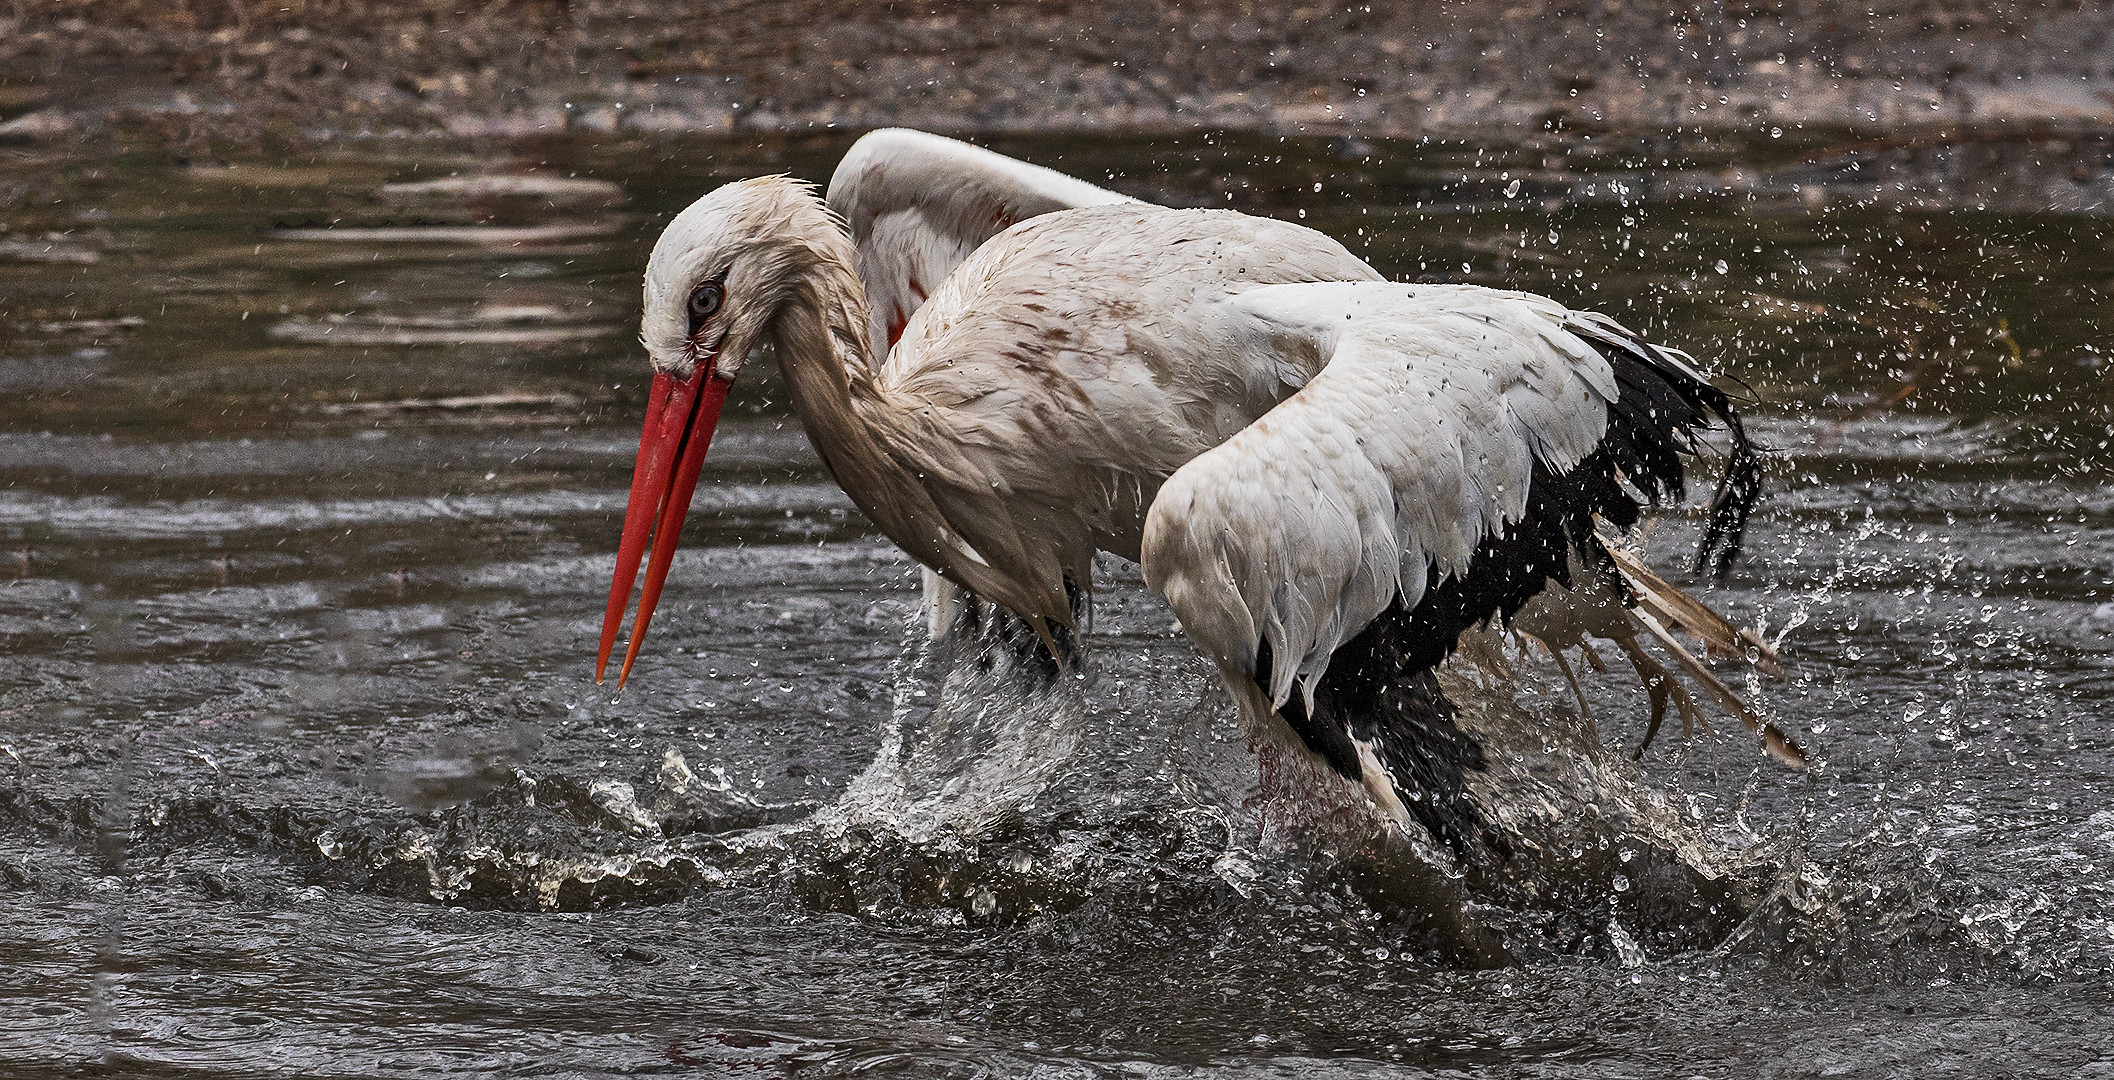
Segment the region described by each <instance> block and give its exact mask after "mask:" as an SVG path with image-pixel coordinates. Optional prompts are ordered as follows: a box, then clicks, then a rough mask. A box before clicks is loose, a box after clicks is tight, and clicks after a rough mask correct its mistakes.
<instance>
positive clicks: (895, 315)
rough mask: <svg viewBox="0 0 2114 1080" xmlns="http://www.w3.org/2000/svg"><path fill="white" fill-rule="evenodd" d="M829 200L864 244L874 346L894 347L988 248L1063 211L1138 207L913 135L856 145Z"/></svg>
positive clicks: (1080, 184)
mask: <svg viewBox="0 0 2114 1080" xmlns="http://www.w3.org/2000/svg"><path fill="white" fill-rule="evenodd" d="M828 199H829V206H830V209H832V210H834V211H836V212H837V213H838V214H839V215H841V216H842V217H843V218H844V220H845V222H846V223H848V224H849V225H850V226H851V234H852V240H853V242H854V243H856V244H857V245H858V249H859V267H858V269H859V279H860V280H861V281H863V282H865V284H866V296H867V303H868V307H869V311H870V312H871V316H872V319H873V335H874V337H873V340H874V341H876V342H885V343H887V345H889V346H890V347H893V346H894V345H895V342H896V339H897V338H898V337H900V336H901V335H902V333H903V326H904V324H905V323H908V322H909V321H910V316H911V314H912V313H913V312H915V311H917V309H918V307H919V306H920V305H922V304H923V303H924V302H925V298H926V297H927V296H929V295H930V294H931V293H932V291H933V290H934V289H937V288H938V287H939V284H940V282H942V281H945V280H946V278H947V275H948V274H950V273H953V272H954V268H955V267H956V266H959V265H961V262H962V260H963V259H966V258H968V257H969V255H970V253H971V252H974V251H975V250H976V249H977V248H978V247H980V246H982V245H983V242H984V241H986V240H989V239H990V238H992V237H994V236H997V235H998V234H999V233H1002V232H1004V231H1005V230H1007V229H1009V228H1011V227H1012V226H1013V225H1015V224H1017V223H1018V222H1021V221H1025V220H1027V219H1028V218H1031V217H1036V216H1039V215H1042V214H1047V213H1050V212H1052V211H1055V210H1067V209H1071V208H1074V207H1080V206H1100V205H1102V204H1105V203H1119V202H1135V201H1136V200H1134V199H1132V198H1130V197H1129V196H1127V195H1118V194H1116V193H1115V192H1113V191H1107V190H1104V189H1102V188H1098V187H1095V186H1094V185H1092V184H1089V183H1087V182H1085V181H1083V180H1075V179H1073V178H1071V177H1069V176H1066V175H1064V174H1063V173H1060V172H1056V171H1054V170H1051V169H1045V168H1043V167H1042V166H1040V165H1030V164H1028V163H1027V162H1024V161H1016V160H1014V159H1012V158H1009V157H1006V156H1005V155H1003V154H997V153H993V152H991V151H989V150H985V149H983V148H982V147H977V146H971V145H969V144H968V143H965V142H957V141H955V140H953V139H947V138H942V137H940V136H938V135H928V134H926V133H924V132H922V131H911V130H908V129H905V128H883V129H881V130H879V131H875V132H872V133H870V134H868V135H866V136H865V137H863V138H861V139H860V140H859V141H858V142H855V143H853V144H852V147H851V150H849V151H848V152H846V153H845V155H844V160H843V162H841V163H839V164H838V166H837V171H836V173H835V174H834V175H832V176H831V177H830V180H829V196H828Z"/></svg>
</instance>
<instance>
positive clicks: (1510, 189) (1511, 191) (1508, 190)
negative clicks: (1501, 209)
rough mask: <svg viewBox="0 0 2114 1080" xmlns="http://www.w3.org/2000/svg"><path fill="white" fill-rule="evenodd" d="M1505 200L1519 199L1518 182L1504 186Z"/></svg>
mask: <svg viewBox="0 0 2114 1080" xmlns="http://www.w3.org/2000/svg"><path fill="white" fill-rule="evenodd" d="M1505 198H1508V199H1517V198H1519V181H1517V180H1514V181H1513V182H1511V183H1509V184H1506V185H1505Z"/></svg>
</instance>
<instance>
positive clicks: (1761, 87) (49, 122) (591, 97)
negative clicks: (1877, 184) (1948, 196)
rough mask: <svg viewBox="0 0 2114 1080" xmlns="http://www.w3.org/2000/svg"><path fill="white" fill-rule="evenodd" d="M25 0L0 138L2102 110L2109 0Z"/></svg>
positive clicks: (1871, 124) (1906, 124)
mask: <svg viewBox="0 0 2114 1080" xmlns="http://www.w3.org/2000/svg"><path fill="white" fill-rule="evenodd" d="M1845 7H1848V5H1840V4H1834V3H1821V2H1817V0H1753V2H1750V3H1745V4H1738V3H1693V4H1688V3H1675V4H1663V3H1662V4H1651V3H1645V2H1642V0H1519V2H1515V3H1505V2H1462V0H1453V2H1437V0H1423V2H1411V3H1399V4H1382V3H1372V4H1351V5H1348V6H1346V5H1343V4H1330V5H1300V4H1289V5H1278V4H1260V3H1249V2H1235V0H1205V2H1200V3H1181V4H1176V3H1171V2H1165V0H1142V2H1140V0H1129V2H1113V0H1111V2H1094V0H1047V2H1037V0H996V2H988V3H956V2H932V3H922V4H904V3H855V2H849V0H822V2H816V3H807V4H797V3H785V2H770V0H676V2H669V0H495V2H489V3H482V4H478V3H474V2H472V0H262V2H257V0H44V2H42V3H38V2H36V0H32V2H30V3H28V4H18V5H16V6H14V7H13V8H12V9H11V12H10V17H6V18H0V138H15V139H37V138H52V137H72V136H75V135H78V134H82V133H93V132H94V131H96V130H99V129H102V128H104V127H106V126H107V125H109V124H111V123H113V122H117V123H123V124H145V125H148V126H150V127H152V128H154V129H156V130H158V131H160V132H161V133H162V134H163V135H164V137H166V138H167V139H169V140H171V141H175V142H179V143H180V142H184V141H189V140H198V139H206V138H215V139H236V140H243V141H256V140H263V139H290V140H296V141H299V140H310V139H318V138H332V137H337V136H344V135H369V134H399V133H401V134H454V135H509V136H511V135H523V134H531V133H535V132H541V131H550V130H554V129H562V128H567V127H574V128H578V127H586V128H590V129H605V130H614V129H622V128H635V129H639V130H649V131H722V132H723V131H734V130H752V131H802V130H808V129H811V128H813V127H817V126H832V125H833V126H839V127H865V126H874V125H880V124H888V123H908V124H916V125H919V126H924V127H930V128H937V129H941V130H948V131H956V132H984V133H992V132H1027V131H1034V132H1047V131H1063V130H1106V129H1111V128H1122V129H1131V130H1146V131H1150V130H1156V129H1187V128H1193V127H1198V126H1206V127H1220V128H1230V129H1241V130H1265V131H1308V132H1327V131H1357V132H1359V133H1361V134H1369V135H1403V134H1424V133H1431V134H1458V133H1465V132H1469V131H1480V132H1498V131H1503V130H1505V129H1513V130H1518V129H1530V130H1531V129H1535V128H1544V127H1594V126H1602V127H1609V128H1615V129H1629V128H1667V127H1671V126H1675V125H1681V126H1700V127H1712V128H1726V127H1769V126H1779V125H1781V126H1787V127H1789V126H1795V125H1824V126H1829V127H1843V128H1850V129H1865V130H1871V131H1874V132H1885V133H1890V134H1900V133H1902V132H1904V131H1910V130H1914V131H1922V130H1930V129H1936V128H1957V127H1995V126H1998V125H2021V124H2023V125H2027V126H2029V127H2032V128H2036V129H2046V128H2053V129H2064V130H2077V129H2092V128H2096V127H2101V126H2104V125H2107V124H2109V123H2114V6H2110V5H2102V4H2085V3H2075V2H2073V3H2027V2H2016V3H2006V2H1973V3H1969V2H1946V0H1918V2H1910V0H1875V2H1872V3H1868V4H1860V5H1855V6H1854V7H1855V10H1854V12H1846V11H1845V10H1844V9H1845Z"/></svg>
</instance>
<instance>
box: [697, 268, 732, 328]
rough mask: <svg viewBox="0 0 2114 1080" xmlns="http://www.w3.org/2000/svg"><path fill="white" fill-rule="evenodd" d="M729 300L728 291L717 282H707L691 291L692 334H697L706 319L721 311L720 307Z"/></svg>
mask: <svg viewBox="0 0 2114 1080" xmlns="http://www.w3.org/2000/svg"><path fill="white" fill-rule="evenodd" d="M726 299H727V290H726V289H725V288H723V287H721V286H720V284H719V283H718V282H716V281H707V282H705V283H704V284H703V285H699V286H698V287H697V288H695V289H692V290H690V332H691V333H693V334H694V333H696V332H697V328H698V327H699V326H701V325H703V323H704V321H705V320H706V319H709V318H711V317H712V316H713V315H715V314H717V313H718V311H719V305H720V304H722V303H724V302H725V301H726Z"/></svg>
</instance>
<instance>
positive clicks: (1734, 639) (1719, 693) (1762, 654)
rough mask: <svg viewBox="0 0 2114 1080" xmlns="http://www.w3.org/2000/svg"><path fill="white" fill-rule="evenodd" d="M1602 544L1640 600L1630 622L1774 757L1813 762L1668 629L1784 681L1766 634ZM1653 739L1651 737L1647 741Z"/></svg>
mask: <svg viewBox="0 0 2114 1080" xmlns="http://www.w3.org/2000/svg"><path fill="white" fill-rule="evenodd" d="M1599 540H1600V545H1601V547H1602V548H1603V549H1604V550H1605V551H1606V552H1607V553H1608V557H1609V558H1610V559H1612V560H1613V561H1614V564H1615V569H1616V571H1617V572H1618V573H1620V574H1621V575H1622V583H1623V585H1624V586H1625V587H1626V588H1627V589H1628V590H1629V593H1630V595H1631V597H1633V598H1634V599H1635V600H1636V601H1637V604H1636V607H1634V608H1631V609H1629V617H1630V621H1631V622H1632V623H1633V624H1634V625H1635V626H1637V627H1638V628H1640V629H1642V630H1644V631H1645V632H1646V633H1648V634H1650V635H1651V636H1652V637H1653V638H1655V639H1657V640H1658V642H1659V644H1660V645H1662V646H1664V647H1665V648H1666V651H1667V652H1669V653H1671V654H1673V657H1674V660H1675V661H1676V662H1678V663H1679V664H1680V665H1681V670H1683V671H1684V672H1686V673H1687V674H1688V677H1689V678H1690V679H1692V680H1693V681H1694V682H1695V683H1696V685H1698V686H1701V687H1702V688H1703V690H1704V692H1705V693H1708V694H1709V695H1710V696H1711V697H1712V698H1713V699H1715V700H1716V701H1717V703H1718V704H1719V705H1720V706H1722V707H1723V708H1724V709H1725V711H1726V712H1729V713H1731V714H1732V715H1734V716H1736V717H1738V718H1739V720H1740V723H1742V724H1745V725H1746V726H1747V729H1748V730H1749V731H1756V732H1760V733H1761V736H1762V743H1763V746H1764V748H1765V749H1767V750H1768V752H1769V754H1770V755H1771V756H1772V757H1775V758H1777V759H1778V760H1780V761H1782V762H1784V763H1785V764H1787V765H1793V766H1796V767H1799V768H1804V767H1805V766H1806V765H1808V764H1809V763H1810V761H1811V758H1810V757H1809V756H1808V755H1807V754H1806V751H1805V750H1804V749H1803V748H1801V747H1800V746H1799V745H1798V743H1797V742H1796V741H1795V740H1793V739H1792V738H1791V736H1789V735H1787V734H1785V733H1784V731H1783V729H1781V728H1779V727H1777V726H1776V725H1775V724H1772V723H1770V722H1769V721H1767V720H1765V719H1763V718H1762V717H1761V716H1760V715H1759V714H1758V713H1756V712H1755V711H1754V709H1753V708H1752V707H1750V706H1749V705H1748V704H1747V702H1746V701H1744V700H1742V699H1741V697H1740V696H1739V695H1738V694H1737V693H1735V692H1733V689H1732V688H1731V687H1729V686H1727V685H1725V682H1724V680H1722V679H1720V678H1718V677H1717V675H1716V673H1714V672H1712V671H1711V670H1710V668H1709V667H1707V666H1705V665H1704V663H1703V661H1701V660H1699V659H1697V658H1696V656H1695V654H1694V653H1691V652H1689V651H1688V649H1687V648H1685V647H1683V646H1682V645H1681V643H1680V642H1679V641H1677V640H1675V638H1674V636H1673V633H1672V632H1671V630H1670V629H1669V627H1679V628H1680V629H1682V630H1686V631H1688V632H1689V633H1691V634H1694V635H1695V636H1696V637H1697V639H1699V640H1701V641H1702V642H1703V645H1704V651H1705V653H1706V654H1711V655H1720V656H1736V657H1740V658H1741V659H1744V660H1745V661H1747V663H1749V664H1751V665H1753V666H1754V668H1755V669H1756V670H1757V671H1760V672H1762V673H1763V674H1766V675H1771V676H1775V677H1777V678H1782V677H1783V674H1784V667H1783V658H1782V657H1781V656H1779V655H1778V654H1777V651H1776V649H1775V648H1774V647H1772V646H1771V645H1770V644H1769V643H1768V642H1766V641H1763V640H1762V638H1761V635H1759V634H1756V633H1755V632H1754V631H1752V630H1747V629H1743V628H1739V627H1735V626H1733V625H1732V621H1731V620H1730V619H1727V618H1726V617H1725V616H1723V615H1720V614H1718V613H1717V612H1716V611H1713V610H1711V609H1710V607H1709V605H1707V604H1705V603H1703V602H1702V601H1701V600H1698V599H1696V598H1695V597H1693V596H1690V595H1688V594H1687V593H1685V592H1682V591H1681V590H1679V589H1677V588H1674V587H1673V586H1672V585H1669V584H1667V583H1666V581H1665V580H1664V579H1662V578H1661V577H1659V575H1657V574H1654V573H1652V571H1651V568H1650V567H1647V566H1645V565H1644V560H1643V559H1641V558H1638V557H1637V553H1636V552H1634V551H1631V550H1629V549H1627V548H1624V547H1621V546H1619V545H1617V544H1614V543H1610V542H1609V541H1608V539H1607V538H1606V537H1600V538H1599ZM1655 727H1656V725H1655ZM1649 738H1650V737H1649V736H1647V737H1646V739H1647V741H1649Z"/></svg>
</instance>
